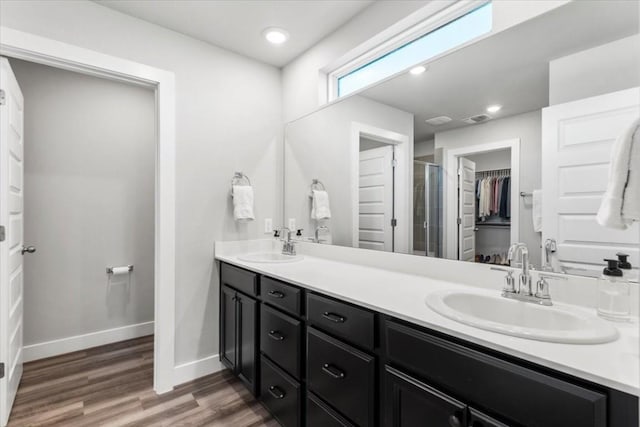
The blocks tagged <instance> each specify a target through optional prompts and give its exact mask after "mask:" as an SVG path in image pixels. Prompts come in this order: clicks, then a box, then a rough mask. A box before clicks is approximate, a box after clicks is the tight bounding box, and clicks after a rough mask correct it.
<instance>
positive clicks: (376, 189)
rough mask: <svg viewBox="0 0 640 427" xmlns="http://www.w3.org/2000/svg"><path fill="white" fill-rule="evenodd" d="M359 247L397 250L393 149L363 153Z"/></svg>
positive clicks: (382, 148)
mask: <svg viewBox="0 0 640 427" xmlns="http://www.w3.org/2000/svg"><path fill="white" fill-rule="evenodd" d="M358 194H359V199H358V201H359V203H358V209H359V215H358V247H360V248H365V249H376V250H379V251H389V252H390V251H393V227H392V225H391V220H392V219H393V146H392V145H385V146H384V147H380V148H374V149H372V150H366V151H361V152H360V168H359V187H358Z"/></svg>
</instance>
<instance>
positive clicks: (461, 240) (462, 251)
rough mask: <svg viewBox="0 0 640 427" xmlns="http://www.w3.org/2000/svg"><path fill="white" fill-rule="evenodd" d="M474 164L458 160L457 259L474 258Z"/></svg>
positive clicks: (470, 259) (469, 161) (466, 259)
mask: <svg viewBox="0 0 640 427" xmlns="http://www.w3.org/2000/svg"><path fill="white" fill-rule="evenodd" d="M475 229H476V164H475V163H474V162H472V161H471V160H469V159H465V158H464V157H459V158H458V259H459V260H460V261H471V262H474V261H475V258H476V232H475Z"/></svg>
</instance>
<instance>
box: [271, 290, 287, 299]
mask: <svg viewBox="0 0 640 427" xmlns="http://www.w3.org/2000/svg"><path fill="white" fill-rule="evenodd" d="M268 294H269V296H270V297H273V298H280V299H282V298H284V296H285V295H284V292H280V291H269V292H268Z"/></svg>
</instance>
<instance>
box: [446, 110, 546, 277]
mask: <svg viewBox="0 0 640 427" xmlns="http://www.w3.org/2000/svg"><path fill="white" fill-rule="evenodd" d="M541 127H542V116H541V113H540V111H532V112H529V113H525V114H519V115H517V116H511V117H506V118H504V119H499V120H491V121H488V122H486V123H482V124H480V125H472V126H468V127H464V128H460V129H454V130H450V131H446V132H441V133H437V134H436V153H438V152H439V149H441V148H458V147H463V146H466V145H471V144H483V143H488V142H496V141H503V140H506V139H512V138H520V191H527V192H530V191H533V190H535V189H538V188H540V187H541V185H542V181H541V171H540V168H541V155H542V153H541ZM440 151H441V150H440ZM540 240H541V236H540V233H536V232H534V231H533V220H532V217H531V198H530V197H529V198H526V199H523V198H520V241H521V242H524V243H526V244H527V247H528V248H529V255H530V256H531V262H533V263H534V264H535V265H538V266H539V265H540V259H541V256H540V254H541V251H540Z"/></svg>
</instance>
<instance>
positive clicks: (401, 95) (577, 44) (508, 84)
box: [361, 1, 639, 141]
mask: <svg viewBox="0 0 640 427" xmlns="http://www.w3.org/2000/svg"><path fill="white" fill-rule="evenodd" d="M638 21H639V3H638V2H635V1H634V2H630V1H621V2H611V1H602V2H595V1H594V2H573V3H569V4H567V5H566V6H563V7H561V8H559V9H556V10H554V11H552V12H549V13H547V14H545V15H543V16H541V17H538V18H535V19H533V20H531V21H529V22H527V23H524V24H522V25H518V26H516V27H514V28H513V29H510V30H507V31H505V32H503V33H500V34H497V35H495V36H492V37H489V38H487V39H485V40H483V41H481V42H478V43H476V44H474V45H471V46H469V47H466V48H464V49H461V50H459V51H456V52H454V53H452V54H450V55H448V56H446V57H444V58H441V59H439V60H436V61H434V62H433V63H431V64H430V65H429V67H428V70H427V71H426V72H425V73H423V74H420V75H417V76H415V75H411V74H409V73H403V74H401V75H399V76H397V77H395V78H393V79H391V80H389V81H387V82H384V83H381V84H379V85H377V86H374V87H373V88H371V89H368V90H366V91H365V92H363V93H362V94H361V95H362V96H365V97H368V98H370V99H373V100H375V101H378V102H381V103H384V104H387V105H391V106H393V107H395V108H398V109H401V110H404V111H407V112H411V113H413V114H414V115H415V119H414V123H415V124H414V132H415V141H424V140H428V139H430V138H433V135H434V133H435V132H442V131H445V130H450V129H455V128H459V127H464V126H476V125H469V124H465V123H463V122H462V121H461V119H465V118H467V117H470V116H473V115H476V114H483V113H486V111H485V108H486V107H487V106H488V105H491V104H501V105H503V109H502V110H501V111H500V112H499V113H497V114H495V116H494V118H500V117H507V116H511V115H515V114H521V113H525V112H529V111H534V110H539V109H541V108H543V107H546V106H548V105H549V61H550V60H552V59H555V58H559V57H562V56H566V55H569V54H571V53H575V52H578V51H581V50H584V49H588V48H590V47H595V46H598V45H601V44H604V43H607V42H610V41H613V40H616V39H619V38H622V37H626V36H630V35H633V34H637V33H638V30H639V23H638ZM443 115H445V116H449V117H451V118H452V119H454V120H453V121H452V122H449V123H447V124H444V125H440V126H431V125H428V124H426V123H425V122H424V121H425V120H426V119H429V118H432V117H437V116H443Z"/></svg>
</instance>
